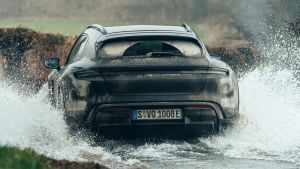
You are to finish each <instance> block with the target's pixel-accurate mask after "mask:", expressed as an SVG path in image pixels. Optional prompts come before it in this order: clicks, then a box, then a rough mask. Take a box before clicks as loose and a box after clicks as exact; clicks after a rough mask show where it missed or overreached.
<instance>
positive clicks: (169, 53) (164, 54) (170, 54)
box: [146, 52, 183, 57]
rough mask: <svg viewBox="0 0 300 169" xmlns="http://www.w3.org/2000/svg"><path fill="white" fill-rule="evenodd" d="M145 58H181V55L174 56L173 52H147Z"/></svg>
mask: <svg viewBox="0 0 300 169" xmlns="http://www.w3.org/2000/svg"><path fill="white" fill-rule="evenodd" d="M146 56H147V57H165V56H183V55H182V54H176V53H173V52H149V53H147V54H146Z"/></svg>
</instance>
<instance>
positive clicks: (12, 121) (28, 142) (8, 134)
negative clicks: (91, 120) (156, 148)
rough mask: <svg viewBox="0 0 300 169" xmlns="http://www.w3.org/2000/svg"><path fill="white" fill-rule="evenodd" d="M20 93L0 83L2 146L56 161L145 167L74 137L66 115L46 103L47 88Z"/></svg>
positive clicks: (0, 136) (79, 137)
mask: <svg viewBox="0 0 300 169" xmlns="http://www.w3.org/2000/svg"><path fill="white" fill-rule="evenodd" d="M16 91H17V90H16V88H15V87H13V86H8V85H6V84H5V83H3V82H1V83H0V107H1V111H0V112H1V113H0V124H1V127H0V145H9V146H18V147H20V148H27V147H30V148H33V149H34V150H36V151H38V152H39V153H42V154H44V155H46V156H48V157H52V158H55V159H67V160H72V161H74V160H76V161H94V162H99V163H101V164H105V165H107V166H113V167H114V168H118V167H119V166H123V167H124V166H136V165H138V166H139V165H141V166H143V164H142V163H141V162H140V161H139V160H135V159H128V160H123V159H122V158H121V157H120V156H117V155H113V154H111V153H109V152H107V151H105V150H104V148H102V147H100V146H98V147H93V146H91V145H92V144H91V142H90V140H89V137H81V133H78V135H77V136H71V135H70V134H69V132H68V128H67V125H66V124H65V121H64V118H63V115H62V113H61V112H59V111H57V110H53V109H52V108H51V106H50V105H49V104H48V103H47V101H46V100H47V98H46V97H47V96H46V95H47V92H48V91H47V86H44V87H43V88H42V89H41V91H40V92H39V93H37V94H36V95H34V96H23V95H22V94H20V93H18V92H16ZM82 135H84V134H82ZM85 136H86V135H85Z"/></svg>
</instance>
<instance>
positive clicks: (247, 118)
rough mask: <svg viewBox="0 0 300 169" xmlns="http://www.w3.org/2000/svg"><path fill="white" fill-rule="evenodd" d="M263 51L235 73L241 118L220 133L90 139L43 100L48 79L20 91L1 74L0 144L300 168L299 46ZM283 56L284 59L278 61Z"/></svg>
mask: <svg viewBox="0 0 300 169" xmlns="http://www.w3.org/2000/svg"><path fill="white" fill-rule="evenodd" d="M275 46H276V45H275ZM286 51H289V52H288V53H287V52H286ZM262 54H263V57H264V59H265V60H268V62H267V63H263V64H261V65H258V66H257V69H255V70H254V71H252V72H249V73H247V74H246V75H244V76H243V77H242V78H241V79H240V80H239V87H240V102H241V104H240V113H241V118H240V120H239V122H238V124H237V125H236V126H235V127H233V128H231V129H229V130H227V131H226V132H225V133H224V134H221V135H216V136H212V137H209V138H198V139H194V140H185V141H174V140H173V141H172V140H160V141H144V140H143V141H124V140H123V141H122V140H121V141H120V140H119V141H117V140H100V141H99V142H97V143H94V142H93V140H94V138H93V137H92V136H91V135H89V134H87V133H85V132H84V131H82V132H80V133H78V135H76V136H71V135H70V134H69V133H68V128H67V126H66V124H65V122H64V119H63V115H62V113H61V112H59V111H56V110H53V109H51V107H50V105H49V104H48V103H47V98H46V96H47V93H48V91H47V86H44V87H43V88H42V89H41V91H40V92H39V93H38V94H35V95H33V96H24V95H23V94H22V92H17V91H19V90H17V89H16V87H13V86H9V85H7V83H6V82H3V81H1V82H0V108H1V111H0V112H1V113H0V126H1V127H0V145H11V146H20V147H21V148H23V147H30V148H33V149H34V150H36V151H38V152H39V153H41V154H44V155H46V156H48V157H52V158H55V159H67V160H77V161H93V162H99V163H101V164H104V165H106V166H108V167H111V168H160V169H161V168H172V169H173V168H212V169H229V168H230V169H232V168H243V169H247V168H249V169H250V168H255V169H257V168H262V169H275V168H276V169H280V168H283V169H291V168H300V123H299V120H300V90H299V89H300V85H299V84H300V83H299V79H298V78H297V75H296V74H297V72H298V71H299V70H298V67H297V63H298V62H297V61H298V60H299V58H300V49H299V48H298V47H297V46H295V47H293V46H292V47H291V48H290V49H285V48H281V47H280V46H276V47H274V48H267V49H265V50H264V51H263V52H262ZM285 58H289V59H288V61H289V62H284V64H282V63H283V62H282V61H283V60H285ZM293 60H294V61H293Z"/></svg>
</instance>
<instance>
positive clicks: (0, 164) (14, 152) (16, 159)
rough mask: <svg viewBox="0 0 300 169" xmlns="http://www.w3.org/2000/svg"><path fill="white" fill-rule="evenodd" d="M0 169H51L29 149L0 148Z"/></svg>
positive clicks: (39, 156)
mask: <svg viewBox="0 0 300 169" xmlns="http://www.w3.org/2000/svg"><path fill="white" fill-rule="evenodd" d="M0 169H51V167H50V166H48V165H47V164H46V163H45V158H44V157H43V156H41V155H38V154H37V153H36V152H35V151H33V150H31V149H24V150H20V149H18V148H15V147H6V146H5V147H0Z"/></svg>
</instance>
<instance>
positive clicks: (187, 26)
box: [182, 23, 193, 32]
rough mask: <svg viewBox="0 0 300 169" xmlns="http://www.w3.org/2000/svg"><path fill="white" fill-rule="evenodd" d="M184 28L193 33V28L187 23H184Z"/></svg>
mask: <svg viewBox="0 0 300 169" xmlns="http://www.w3.org/2000/svg"><path fill="white" fill-rule="evenodd" d="M182 26H183V27H184V29H185V30H186V31H187V32H193V30H192V28H191V27H190V26H189V25H187V24H186V23H183V24H182Z"/></svg>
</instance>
